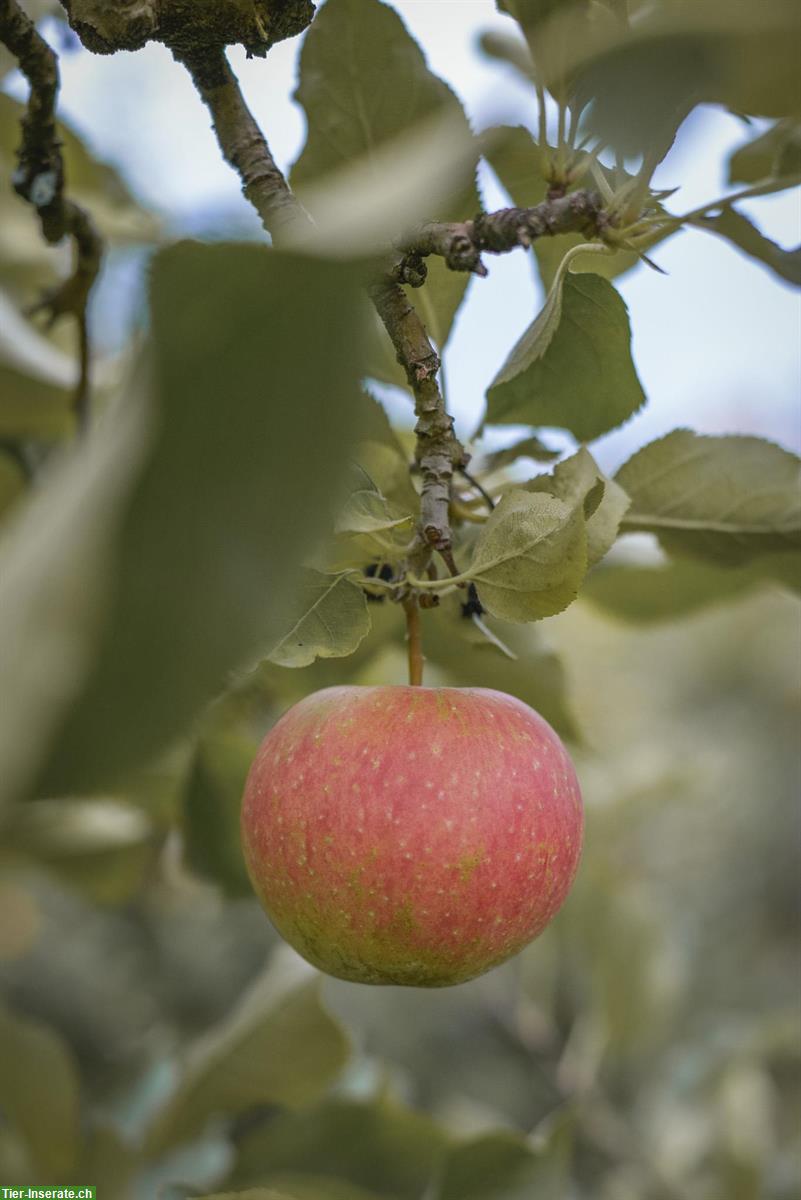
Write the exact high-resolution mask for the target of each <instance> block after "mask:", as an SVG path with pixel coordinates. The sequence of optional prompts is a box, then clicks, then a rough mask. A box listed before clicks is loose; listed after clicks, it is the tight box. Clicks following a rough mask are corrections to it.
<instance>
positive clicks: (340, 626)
mask: <svg viewBox="0 0 801 1200" xmlns="http://www.w3.org/2000/svg"><path fill="white" fill-rule="evenodd" d="M282 625H283V626H284V627H285V629H286V632H284V633H283V634H282V635H281V637H280V639H279V640H278V641H277V642H276V643H275V645H274V646H273V648H272V649H271V650H270V652H269V654H268V655H267V657H268V658H269V660H270V662H273V663H275V664H276V665H277V666H279V667H307V666H308V665H309V663H312V662H314V660H315V658H344V657H345V656H346V655H348V654H352V653H353V651H354V650H355V649H356V647H357V646H358V645H359V642H360V641H361V640H362V638H363V637H364V636H365V635H366V634H367V633H368V632H369V629H370V614H369V613H368V611H367V600H366V599H365V596H364V592H363V591H362V589H361V588H360V587H359V586H358V585H357V584H355V583H351V581H350V580H349V579H348V578H347V577H346V576H345V575H337V576H335V577H334V578H332V577H331V576H330V575H323V574H322V573H321V572H320V571H312V570H310V569H308V568H307V569H306V570H305V571H304V572H303V575H302V576H301V579H300V583H299V587H298V590H297V593H296V595H295V596H294V597H293V598H292V601H291V603H290V604H289V605H288V606H287V613H286V615H285V616H284V618H283V620H282Z"/></svg>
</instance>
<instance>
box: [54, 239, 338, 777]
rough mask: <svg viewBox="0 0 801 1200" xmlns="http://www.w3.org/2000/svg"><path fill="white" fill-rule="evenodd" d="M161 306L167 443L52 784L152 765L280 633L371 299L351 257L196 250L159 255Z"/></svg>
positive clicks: (162, 441)
mask: <svg viewBox="0 0 801 1200" xmlns="http://www.w3.org/2000/svg"><path fill="white" fill-rule="evenodd" d="M152 307H153V318H152V329H153V334H152V339H153V352H152V361H153V376H154V390H155V393H156V397H157V403H158V430H157V437H156V439H155V441H154V444H153V446H152V450H151V453H150V455H149V458H148V461H147V463H146V466H145V469H144V470H143V472H142V473H141V477H140V478H139V480H138V482H137V486H136V489H135V492H134V494H133V496H132V498H131V501H130V503H129V505H128V507H127V510H126V511H125V514H124V517H123V520H122V522H121V528H120V530H119V534H118V537H117V544H116V547H115V552H116V553H115V557H116V570H115V574H114V586H113V595H112V599H111V604H110V606H109V611H108V612H107V613H106V614H105V619H104V620H103V622H102V623H101V624H100V630H99V632H100V636H99V638H98V641H97V642H96V644H95V646H94V647H93V649H94V655H93V658H92V666H91V670H90V671H89V673H88V676H87V678H86V679H85V682H84V684H83V686H82V688H81V690H80V694H79V695H78V696H77V697H76V698H75V701H74V703H73V705H72V707H71V708H70V710H69V712H68V713H66V714H65V718H64V721H63V724H62V726H61V728H60V730H59V734H58V737H57V738H56V740H55V744H54V745H53V746H52V747H51V750H50V753H49V755H48V761H47V764H46V766H44V767H43V769H42V771H41V775H40V778H39V780H38V788H39V791H40V792H44V793H45V794H50V795H54V794H55V795H58V794H59V793H63V792H67V791H87V790H92V789H97V788H98V787H102V786H104V785H106V784H108V782H109V781H110V780H113V779H115V778H116V777H118V776H119V775H121V774H122V773H124V772H125V771H128V770H131V769H132V768H134V767H137V766H139V765H141V763H142V761H143V760H146V759H147V758H148V757H150V756H153V755H154V754H155V753H156V752H157V751H159V750H161V749H162V748H163V747H164V746H165V744H167V743H168V742H169V741H170V740H171V739H173V738H175V737H176V736H177V735H178V734H179V733H180V732H181V731H182V730H183V729H184V728H185V727H186V725H187V724H188V722H189V721H190V720H191V718H192V717H193V716H194V714H195V713H196V712H197V711H198V709H199V708H200V706H201V705H203V704H204V703H206V702H207V701H208V700H209V699H210V698H211V697H212V696H213V695H214V694H215V692H218V691H220V690H221V689H222V687H223V686H224V684H225V681H226V673H227V672H228V671H229V670H231V669H233V668H235V667H237V666H240V665H241V664H242V662H243V661H245V660H246V659H247V657H248V656H249V655H252V654H253V653H254V651H257V650H258V649H259V648H262V647H264V645H265V644H266V645H269V644H270V641H271V640H272V639H274V638H275V636H276V635H277V633H278V632H279V630H280V625H279V621H280V612H281V607H280V606H281V603H282V598H283V596H284V595H285V594H286V591H287V589H288V587H289V586H290V585H291V581H292V569H293V568H294V567H295V566H296V564H297V563H298V562H299V560H300V558H301V556H302V553H303V549H304V546H305V545H306V543H307V541H308V540H309V539H310V538H311V536H312V535H313V534H314V533H315V532H316V531H317V530H319V529H320V527H321V526H323V525H324V523H325V520H326V516H327V513H326V509H327V506H329V505H330V502H331V499H332V493H333V492H334V490H335V487H336V485H337V482H338V479H339V476H340V474H341V471H342V468H343V467H344V461H345V457H346V452H347V449H348V444H349V439H350V435H351V422H352V419H353V411H354V407H355V405H356V401H357V398H358V388H357V379H358V375H359V337H358V332H359V329H358V313H359V311H360V306H359V300H358V297H357V292H356V282H355V280H354V279H353V277H352V276H350V275H349V273H348V272H347V271H346V270H345V269H344V268H343V266H342V264H336V265H334V264H331V263H326V262H318V261H315V260H313V259H311V258H308V257H304V256H297V257H296V256H294V255H278V254H276V253H272V252H270V251H267V250H261V249H260V248H258V247H254V246H245V245H242V246H237V245H224V244H218V245H213V246H201V245H199V244H192V243H183V244H179V245H177V246H174V247H172V248H171V249H170V250H168V251H166V252H165V253H163V254H162V255H160V256H159V257H158V258H157V259H156V262H155V265H154V268H153V279H152ZM311 327H313V328H314V329H315V330H316V333H315V346H314V353H310V352H309V348H308V329H309V328H311ZM288 507H290V508H291V514H292V517H291V520H286V519H277V514H279V513H286V511H287V508H288ZM94 519H95V520H96V519H98V518H97V517H96V516H95V517H94ZM65 553H66V549H65ZM92 574H93V575H94V574H96V571H93V572H92ZM40 593H41V589H40Z"/></svg>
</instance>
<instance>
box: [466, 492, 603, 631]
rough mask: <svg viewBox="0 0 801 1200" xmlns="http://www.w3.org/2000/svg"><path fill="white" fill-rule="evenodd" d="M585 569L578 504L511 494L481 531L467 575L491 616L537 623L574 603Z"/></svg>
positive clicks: (583, 530) (584, 536)
mask: <svg viewBox="0 0 801 1200" xmlns="http://www.w3.org/2000/svg"><path fill="white" fill-rule="evenodd" d="M586 570H587V532H586V525H585V520H584V513H583V510H582V508H581V505H578V506H571V505H568V504H565V503H563V502H562V501H561V500H557V499H555V498H554V497H553V496H549V495H544V494H541V493H535V494H531V493H529V492H525V491H521V490H519V489H514V490H512V491H510V492H507V493H506V494H505V495H504V496H503V498H502V499H501V501H500V503H499V504H498V505H497V506H496V507H495V509H494V510H493V512H492V514H491V515H490V517H489V519H488V521H487V523H486V525H484V526H483V527H482V529H481V532H480V534H479V535H478V539H477V540H476V545H475V549H474V551H473V558H472V561H471V563H470V565H469V567H468V569H467V572H466V574H467V575H468V577H469V578H470V579H472V580H473V582H474V583H475V585H476V587H477V588H478V594H479V596H480V598H481V603H482V604H483V605H484V607H485V608H486V609H487V611H488V612H490V613H491V614H492V615H493V616H496V617H501V618H502V619H503V620H506V621H536V620H539V619H540V618H541V617H549V616H552V615H553V613H557V612H561V611H562V609H564V608H566V607H567V606H568V604H570V603H571V602H572V601H573V600H575V598H576V595H577V593H578V589H579V586H580V584H581V580H582V579H583V578H584V575H585V573H586Z"/></svg>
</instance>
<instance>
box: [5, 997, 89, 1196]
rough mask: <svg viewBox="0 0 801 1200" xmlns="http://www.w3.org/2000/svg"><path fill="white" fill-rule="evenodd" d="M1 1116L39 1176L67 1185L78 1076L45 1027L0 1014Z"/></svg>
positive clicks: (76, 1130)
mask: <svg viewBox="0 0 801 1200" xmlns="http://www.w3.org/2000/svg"><path fill="white" fill-rule="evenodd" d="M0 1063H2V1068H1V1069H0V1110H2V1112H3V1114H4V1116H5V1118H6V1120H7V1121H9V1122H10V1123H11V1125H12V1126H13V1127H14V1128H15V1129H16V1130H17V1132H18V1133H19V1134H20V1135H21V1136H22V1137H23V1138H24V1140H25V1143H26V1145H27V1148H28V1151H29V1154H30V1158H31V1161H32V1164H33V1165H34V1167H35V1169H36V1173H37V1175H38V1176H41V1177H43V1178H44V1179H45V1180H46V1181H47V1182H56V1181H59V1180H60V1181H62V1182H63V1181H65V1180H66V1179H67V1178H68V1177H69V1176H70V1173H71V1171H72V1169H73V1167H74V1165H75V1161H76V1157H77V1153H78V1147H79V1141H80V1125H79V1112H80V1108H79V1094H78V1072H77V1068H76V1066H75V1063H74V1062H73V1059H72V1055H71V1054H70V1052H69V1051H68V1050H67V1047H66V1046H65V1044H64V1043H63V1042H62V1041H61V1039H60V1038H59V1037H58V1036H57V1035H56V1034H55V1033H54V1032H53V1031H52V1030H51V1029H48V1027H47V1026H46V1025H43V1024H41V1023H40V1022H38V1021H34V1020H32V1019H30V1018H28V1017H22V1016H16V1015H14V1014H12V1013H11V1012H10V1011H8V1010H6V1009H3V1008H0Z"/></svg>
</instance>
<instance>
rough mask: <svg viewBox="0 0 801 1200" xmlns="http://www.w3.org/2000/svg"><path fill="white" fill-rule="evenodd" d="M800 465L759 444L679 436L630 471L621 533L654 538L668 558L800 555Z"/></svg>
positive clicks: (624, 470)
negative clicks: (797, 551) (627, 506)
mask: <svg viewBox="0 0 801 1200" xmlns="http://www.w3.org/2000/svg"><path fill="white" fill-rule="evenodd" d="M800 470H801V460H799V458H798V457H797V456H796V455H795V454H791V453H790V452H789V451H787V450H783V449H782V448H781V447H780V446H776V445H774V443H772V442H767V441H764V440H763V439H762V438H755V437H702V436H700V435H699V434H695V433H692V432H691V431H690V430H689V429H676V430H674V432H673V433H669V434H668V435H667V437H663V438H660V440H659V441H656V442H651V443H650V444H649V445H648V446H645V447H643V449H642V450H639V451H638V452H637V453H636V454H635V455H634V457H633V458H630V459H629V461H628V462H627V463H625V464H624V465H623V466H622V467H621V468H620V470H619V471H618V473H617V475H616V476H615V478H616V480H617V482H618V483H619V484H620V485H621V486H622V487H623V488H624V490H625V491H626V492H627V493H628V495H629V497H630V499H631V508H630V509H629V511H628V513H627V514H626V516H625V517H624V519H623V522H622V525H623V528H624V529H630V530H642V531H646V532H649V533H655V534H657V536H658V537H659V540H660V542H661V543H662V545H663V546H664V548H665V550H667V551H668V553H671V554H674V553H675V554H679V555H683V554H688V555H691V556H693V557H700V558H709V559H712V560H713V561H716V562H720V563H728V564H731V565H736V564H741V563H746V562H748V561H750V560H751V559H753V558H755V557H757V556H760V555H764V554H768V553H772V552H782V551H787V550H790V549H792V548H796V549H797V548H798V547H801V490H799V486H798V484H799V471H800Z"/></svg>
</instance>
